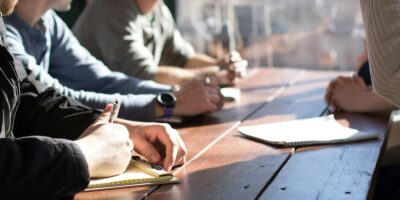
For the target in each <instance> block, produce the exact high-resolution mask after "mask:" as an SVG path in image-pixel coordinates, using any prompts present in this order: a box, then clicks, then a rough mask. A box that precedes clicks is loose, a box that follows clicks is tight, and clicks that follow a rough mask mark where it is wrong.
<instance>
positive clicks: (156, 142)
mask: <svg viewBox="0 0 400 200" xmlns="http://www.w3.org/2000/svg"><path fill="white" fill-rule="evenodd" d="M118 123H121V124H123V125H125V126H126V127H127V128H128V130H129V134H130V138H131V139H132V141H134V146H135V149H134V151H135V152H136V153H138V154H140V155H142V156H144V157H145V158H146V159H147V160H148V161H149V162H150V163H155V164H160V165H162V166H163V167H164V169H165V170H167V171H170V170H171V169H172V167H173V166H177V165H182V164H184V163H185V162H186V152H187V151H186V147H185V144H184V143H183V141H182V139H181V137H180V136H179V133H178V132H177V131H176V130H175V129H173V128H171V126H170V125H168V124H160V123H141V122H134V121H128V120H122V119H118Z"/></svg>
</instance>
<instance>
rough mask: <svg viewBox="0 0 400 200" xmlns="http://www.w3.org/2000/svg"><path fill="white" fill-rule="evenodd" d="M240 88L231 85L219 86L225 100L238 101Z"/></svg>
mask: <svg viewBox="0 0 400 200" xmlns="http://www.w3.org/2000/svg"><path fill="white" fill-rule="evenodd" d="M240 93H241V92H240V89H239V88H232V87H224V88H221V94H222V96H223V97H224V99H225V101H240Z"/></svg>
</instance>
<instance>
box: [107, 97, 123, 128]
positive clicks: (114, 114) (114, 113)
mask: <svg viewBox="0 0 400 200" xmlns="http://www.w3.org/2000/svg"><path fill="white" fill-rule="evenodd" d="M120 106H121V105H120V103H119V101H118V100H116V101H115V102H114V103H113V107H112V109H111V114H110V118H109V120H108V122H110V123H114V120H115V119H116V118H117V117H118V113H119V108H120Z"/></svg>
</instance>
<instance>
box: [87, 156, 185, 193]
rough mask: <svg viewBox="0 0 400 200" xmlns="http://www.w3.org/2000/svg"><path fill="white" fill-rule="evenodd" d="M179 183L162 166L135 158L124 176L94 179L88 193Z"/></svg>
mask: <svg viewBox="0 0 400 200" xmlns="http://www.w3.org/2000/svg"><path fill="white" fill-rule="evenodd" d="M177 182H178V179H176V178H175V177H174V175H173V174H171V173H169V172H166V171H165V170H163V168H162V167H161V166H158V165H151V164H149V163H147V162H145V161H143V160H141V159H140V158H133V159H132V160H131V162H130V164H129V166H128V168H127V170H126V171H125V172H124V173H123V174H120V175H118V176H113V177H108V178H99V179H92V180H90V183H89V186H88V188H87V189H86V191H92V190H101V189H112V188H120V187H131V186H142V185H159V184H168V183H177Z"/></svg>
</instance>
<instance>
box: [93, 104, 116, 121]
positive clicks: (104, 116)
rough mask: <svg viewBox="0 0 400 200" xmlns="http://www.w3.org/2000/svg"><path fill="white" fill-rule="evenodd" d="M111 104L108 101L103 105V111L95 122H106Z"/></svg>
mask: <svg viewBox="0 0 400 200" xmlns="http://www.w3.org/2000/svg"><path fill="white" fill-rule="evenodd" d="M112 107H113V104H111V103H109V104H107V105H106V107H104V110H103V113H101V114H100V115H99V116H98V117H97V120H96V122H108V120H109V119H110V115H111V110H112Z"/></svg>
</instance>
